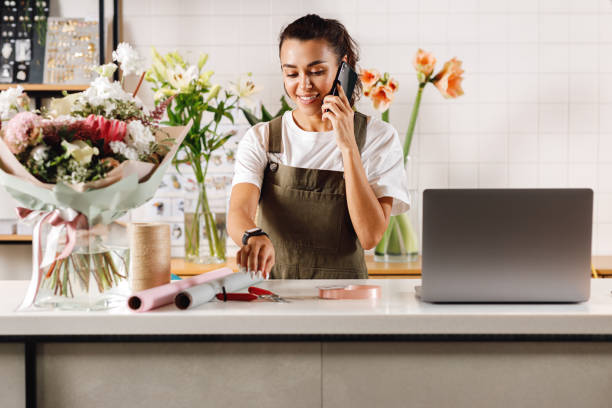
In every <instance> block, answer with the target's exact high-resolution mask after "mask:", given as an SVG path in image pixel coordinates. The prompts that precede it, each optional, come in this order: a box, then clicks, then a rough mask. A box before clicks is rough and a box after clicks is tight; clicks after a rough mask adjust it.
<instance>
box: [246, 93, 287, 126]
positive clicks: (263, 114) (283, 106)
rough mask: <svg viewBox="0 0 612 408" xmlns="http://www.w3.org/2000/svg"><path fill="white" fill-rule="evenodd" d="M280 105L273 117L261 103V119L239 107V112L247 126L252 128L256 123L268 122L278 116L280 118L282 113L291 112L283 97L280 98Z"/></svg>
mask: <svg viewBox="0 0 612 408" xmlns="http://www.w3.org/2000/svg"><path fill="white" fill-rule="evenodd" d="M280 103H281V107H280V109H279V110H278V112H276V114H275V115H272V114H271V113H270V112H268V110H267V109H266V107H265V106H264V105H263V103H262V104H261V117H260V118H258V117H257V116H255V114H253V112H251V111H250V110H249V109H247V108H243V107H240V110H241V111H242V113H243V114H244V117H245V118H246V120H247V121H248V122H249V124H250V125H251V126H253V125H255V124H256V123H260V122H269V121H271V120H272V119H274V118H277V117H279V116H282V115H283V113H285V112H287V111H290V110H291V106H289V103H287V100H286V99H285V95H283V96H281V98H280Z"/></svg>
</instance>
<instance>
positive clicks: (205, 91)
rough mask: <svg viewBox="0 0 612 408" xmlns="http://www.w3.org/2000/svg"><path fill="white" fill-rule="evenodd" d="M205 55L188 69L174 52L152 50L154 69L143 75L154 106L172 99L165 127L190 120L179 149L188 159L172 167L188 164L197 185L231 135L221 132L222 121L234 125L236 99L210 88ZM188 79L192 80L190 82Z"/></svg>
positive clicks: (213, 86)
mask: <svg viewBox="0 0 612 408" xmlns="http://www.w3.org/2000/svg"><path fill="white" fill-rule="evenodd" d="M205 62H206V58H205V55H203V56H202V57H201V58H200V61H199V63H198V65H197V66H189V67H188V66H187V64H186V63H185V61H184V60H183V59H182V58H181V57H180V55H178V54H177V53H176V52H173V53H169V54H166V55H165V56H161V55H159V54H158V53H157V52H156V51H155V50H153V67H152V68H151V70H149V71H148V72H147V74H146V76H145V79H146V80H147V81H148V82H150V83H151V84H152V89H153V91H155V95H156V99H157V103H158V104H159V103H161V102H163V101H164V100H165V99H167V98H168V97H171V96H174V99H173V100H172V102H171V103H170V104H169V105H168V107H167V110H166V113H167V114H168V121H167V122H164V124H165V125H168V126H185V125H187V124H188V123H189V121H192V125H191V129H189V132H188V133H187V136H186V137H185V139H184V140H183V143H182V144H181V147H180V150H181V151H183V152H185V153H186V157H187V159H184V160H175V161H174V163H175V165H177V166H178V164H180V163H189V164H190V165H191V166H192V168H193V170H194V174H195V177H196V179H197V181H198V182H203V181H204V178H205V176H206V171H207V168H208V162H209V160H210V158H211V156H212V153H213V152H214V151H215V150H217V149H219V148H221V147H222V146H223V145H224V144H225V142H227V141H228V140H229V138H230V137H232V136H233V135H234V132H220V131H219V124H220V123H221V121H223V120H224V119H227V120H229V121H230V122H231V123H234V117H233V116H232V114H231V111H232V110H234V109H235V108H236V105H237V102H238V96H236V95H233V94H232V93H231V92H228V91H222V90H221V87H220V86H219V85H212V84H211V83H210V81H209V80H210V77H211V76H212V71H203V66H204V64H205ZM189 78H191V79H189Z"/></svg>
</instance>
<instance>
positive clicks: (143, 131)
mask: <svg viewBox="0 0 612 408" xmlns="http://www.w3.org/2000/svg"><path fill="white" fill-rule="evenodd" d="M125 140H126V142H127V145H128V147H131V148H132V149H134V150H135V151H136V152H137V153H138V155H149V153H150V148H151V144H152V143H155V136H153V133H151V129H149V128H148V127H147V126H145V125H143V124H142V122H141V121H139V120H133V121H131V122H130V123H128V125H127V135H126V137H125Z"/></svg>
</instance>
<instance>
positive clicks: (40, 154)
mask: <svg viewBox="0 0 612 408" xmlns="http://www.w3.org/2000/svg"><path fill="white" fill-rule="evenodd" d="M48 152H49V147H48V146H45V145H39V146H36V147H35V148H33V149H32V151H31V152H30V157H31V158H32V160H34V161H35V162H38V163H42V162H44V161H45V160H47V157H49V154H48Z"/></svg>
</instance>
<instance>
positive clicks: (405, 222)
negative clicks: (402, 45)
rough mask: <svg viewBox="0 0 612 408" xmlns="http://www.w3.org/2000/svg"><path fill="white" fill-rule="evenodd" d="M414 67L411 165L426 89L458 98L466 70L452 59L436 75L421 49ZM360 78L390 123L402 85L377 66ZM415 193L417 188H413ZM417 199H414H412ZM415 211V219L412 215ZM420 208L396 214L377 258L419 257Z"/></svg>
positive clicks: (408, 137) (409, 137)
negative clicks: (417, 226) (415, 88)
mask: <svg viewBox="0 0 612 408" xmlns="http://www.w3.org/2000/svg"><path fill="white" fill-rule="evenodd" d="M413 65H414V68H415V70H416V71H417V79H418V81H419V88H418V91H417V95H416V99H415V101H414V104H413V106H412V113H411V116H410V122H409V125H408V130H407V131H406V137H405V139H404V146H403V156H404V166H405V167H407V166H408V164H409V161H410V146H411V144H412V137H413V135H414V129H415V126H416V120H417V117H418V114H419V107H420V105H421V97H422V95H423V89H425V85H427V84H428V83H433V84H434V85H435V87H436V88H438V90H439V91H440V93H441V94H442V96H444V97H445V98H456V97H458V96H461V95H463V89H462V88H461V81H462V80H463V77H462V76H461V75H462V74H463V69H461V61H459V60H457V59H456V58H452V59H451V60H449V61H447V62H446V63H445V64H444V67H443V68H442V70H441V71H440V72H439V73H438V74H436V75H433V71H434V68H435V65H436V58H435V57H434V56H433V55H432V54H431V53H429V52H426V51H423V50H421V49H419V50H418V51H417V53H416V56H415V58H414V63H413ZM360 79H361V81H362V82H363V84H364V95H365V96H367V97H369V98H370V99H371V100H372V105H373V106H374V108H375V109H377V110H378V111H380V112H382V120H383V121H385V122H389V106H390V105H391V103H392V102H393V97H394V94H395V92H396V91H397V89H398V86H399V84H398V83H397V82H396V81H395V80H394V79H393V78H391V77H390V76H389V73H387V72H385V73H384V75H380V73H379V72H378V71H377V70H375V69H370V70H363V71H361V73H360ZM410 194H411V196H413V195H414V194H416V191H414V192H413V191H410ZM412 201H413V200H412ZM409 213H411V214H412V218H411V217H410V214H409ZM416 214H417V211H416V209H415V208H414V205H413V204H412V203H411V209H410V211H409V212H408V213H403V214H399V215H395V216H392V217H391V218H390V220H389V226H388V227H387V230H386V231H385V234H384V235H383V237H382V239H381V240H380V242H379V243H378V245H377V246H376V249H375V251H374V258H375V260H377V261H381V262H382V261H387V262H388V261H397V262H405V261H415V260H416V259H417V257H418V241H417V234H416V231H415V228H414V225H415V223H416V221H417V215H416Z"/></svg>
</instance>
